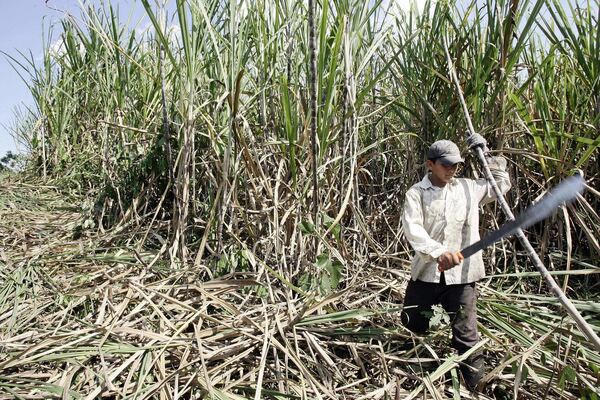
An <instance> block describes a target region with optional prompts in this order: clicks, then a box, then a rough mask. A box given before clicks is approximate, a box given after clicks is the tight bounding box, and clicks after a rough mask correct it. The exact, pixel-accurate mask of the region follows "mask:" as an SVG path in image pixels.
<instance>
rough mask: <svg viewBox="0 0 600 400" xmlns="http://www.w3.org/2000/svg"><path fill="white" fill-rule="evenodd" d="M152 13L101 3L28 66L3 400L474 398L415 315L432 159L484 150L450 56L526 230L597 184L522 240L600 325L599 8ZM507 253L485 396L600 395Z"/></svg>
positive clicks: (11, 185)
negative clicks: (542, 199) (411, 317)
mask: <svg viewBox="0 0 600 400" xmlns="http://www.w3.org/2000/svg"><path fill="white" fill-rule="evenodd" d="M142 3H143V4H144V7H145V9H146V12H147V15H148V17H149V20H150V21H151V28H150V29H149V30H148V31H144V32H141V31H139V30H136V29H134V28H135V27H132V26H127V23H125V22H123V21H121V20H120V19H119V15H118V13H117V12H116V10H115V9H113V8H112V7H111V6H110V5H109V4H108V3H107V5H106V7H104V8H100V9H95V8H88V9H86V10H82V11H83V16H84V21H83V22H82V23H81V22H76V20H75V19H72V18H70V17H65V19H64V21H63V23H62V25H61V26H60V38H61V40H62V42H61V46H60V49H59V50H56V48H55V47H53V46H51V43H50V41H49V43H48V44H47V50H46V52H45V55H44V57H43V59H42V60H41V61H39V60H36V59H31V58H28V57H27V56H24V55H7V56H8V57H9V58H10V59H11V61H12V63H13V65H14V67H15V69H16V70H17V71H19V73H20V74H21V76H22V77H23V78H24V79H25V80H26V81H27V82H28V84H29V88H30V91H31V93H32V96H33V98H34V101H35V107H34V108H33V109H31V110H29V111H28V115H27V116H26V118H24V124H26V125H27V127H28V129H16V132H18V134H19V135H20V136H21V137H20V140H21V141H22V142H24V143H26V144H27V146H28V147H29V149H30V154H29V163H28V167H27V171H26V172H25V173H24V174H22V176H21V178H20V179H19V180H17V181H15V180H14V178H13V177H10V180H9V178H6V177H3V176H0V241H1V242H2V248H0V277H1V278H0V348H2V350H3V351H1V352H0V393H2V394H1V395H0V396H4V395H6V396H12V397H15V398H19V397H23V398H27V397H31V396H40V395H41V396H42V397H50V396H54V397H62V398H68V397H69V396H71V397H73V398H95V397H98V396H100V395H102V396H112V397H115V398H117V397H118V398H178V397H180V396H182V397H185V396H188V395H190V394H192V395H194V396H196V398H202V396H204V398H214V399H235V398H255V399H260V398H273V399H283V398H300V399H313V398H332V399H335V398H344V396H345V398H353V399H359V398H364V399H376V398H386V397H387V398H394V396H400V397H398V398H403V399H404V398H417V397H423V396H425V398H445V397H448V396H450V397H453V398H461V396H462V398H467V396H468V394H466V393H464V392H461V391H459V389H458V375H457V372H456V371H457V370H456V368H455V367H456V365H457V364H456V363H457V362H460V359H458V357H457V356H456V355H453V354H452V353H451V352H450V347H449V343H447V338H446V337H445V334H446V333H447V327H446V328H443V326H444V325H445V323H444V321H445V318H444V316H443V315H438V316H436V320H437V321H438V322H439V324H440V327H441V328H442V329H440V330H436V332H434V333H433V334H432V335H430V336H428V337H427V338H420V337H411V335H410V333H409V332H407V331H405V330H404V329H403V328H402V327H401V325H400V321H399V313H398V307H399V305H400V304H401V294H402V290H401V288H402V287H403V285H404V283H405V282H406V279H407V263H406V261H407V260H408V259H409V257H410V251H409V249H408V247H407V245H406V243H405V241H404V238H403V235H402V230H401V227H400V226H399V213H400V210H401V206H402V199H403V195H404V192H405V191H406V189H407V188H408V187H409V186H410V185H412V184H413V183H414V182H416V181H417V180H419V179H420V178H421V175H422V174H423V173H424V169H423V168H422V167H423V161H424V160H423V156H422V155H423V154H424V152H425V149H426V148H427V146H428V145H429V143H431V142H432V141H433V140H435V139H437V138H442V137H443V138H450V139H453V140H455V141H456V142H457V143H459V145H460V146H461V147H462V148H463V149H464V148H465V143H464V132H465V130H466V122H465V120H464V116H463V114H462V111H461V106H460V103H459V101H458V98H457V95H456V92H455V91H454V86H453V83H452V82H451V80H450V78H449V74H448V66H447V63H446V56H445V52H444V47H443V43H444V40H447V43H448V48H449V51H450V54H451V57H452V59H453V60H454V63H455V66H456V68H457V74H458V78H459V80H460V82H461V87H462V90H463V92H464V94H465V98H466V101H467V104H468V107H469V109H470V112H471V118H472V119H473V123H474V125H475V128H476V129H478V130H479V131H480V132H482V134H483V135H484V136H485V137H486V138H487V139H488V141H489V142H490V145H491V147H492V148H493V150H497V151H499V152H501V153H503V154H504V155H506V156H507V158H508V159H509V162H510V166H511V167H510V169H511V175H512V178H513V182H514V185H513V186H514V187H513V189H512V190H511V192H510V193H509V195H508V201H509V204H511V205H513V206H514V208H515V213H517V212H518V210H519V209H523V208H525V207H526V206H527V205H528V204H530V203H532V202H533V201H535V200H536V199H537V198H538V197H539V196H540V195H542V194H543V193H544V192H545V191H547V190H548V189H549V188H551V187H552V186H554V185H555V184H556V183H557V182H559V181H560V180H561V179H563V178H564V177H566V176H569V175H571V174H572V173H573V172H574V171H575V170H576V169H580V170H582V171H583V172H584V173H585V176H586V179H587V181H588V184H589V186H590V187H589V190H588V191H587V192H586V193H585V195H584V196H582V197H581V198H579V199H578V201H577V202H576V203H574V204H573V205H571V206H569V207H566V208H564V209H562V210H561V211H560V212H559V213H557V215H556V216H555V217H553V218H551V219H548V220H547V221H545V222H544V223H540V224H538V225H536V226H534V227H532V228H530V229H529V230H528V232H527V233H528V236H529V238H530V239H531V241H532V242H533V243H534V245H535V247H536V249H538V250H539V251H540V254H541V255H542V258H543V260H544V262H545V263H546V264H547V265H548V267H549V269H550V270H551V273H552V274H554V275H555V277H556V278H557V279H558V281H559V283H560V284H561V286H563V288H564V289H565V291H566V293H567V294H568V296H569V297H570V298H571V299H572V300H573V303H574V304H575V306H576V307H577V308H578V310H579V311H580V312H581V313H582V314H583V315H584V316H585V317H586V319H587V321H588V322H589V323H590V324H591V325H592V326H593V327H594V329H595V330H596V331H597V332H598V331H600V318H599V315H600V314H599V313H598V311H600V299H599V297H598V285H599V284H600V281H599V280H598V272H599V271H600V269H599V268H598V265H597V260H598V256H599V255H600V244H599V242H598V237H600V216H599V215H598V210H599V209H600V192H598V189H597V188H598V181H599V179H600V168H599V165H600V163H599V160H598V153H599V152H598V147H599V146H600V112H599V111H600V87H599V85H600V77H599V76H600V75H599V73H600V30H599V29H600V28H599V21H598V19H599V18H600V14H599V12H600V11H599V3H598V1H597V0H596V1H588V2H585V3H582V4H580V6H577V5H576V4H575V3H568V5H567V7H568V8H567V9H564V8H563V5H562V4H563V3H564V2H559V1H556V0H538V1H526V0H525V1H518V0H495V1H492V0H489V1H485V2H479V3H475V2H473V3H471V4H467V5H466V6H465V7H463V6H460V7H459V6H454V3H452V2H442V1H441V2H438V3H435V4H432V5H426V6H425V10H424V11H423V12H421V13H420V14H416V13H409V14H406V15H398V16H393V15H388V13H389V10H388V9H386V6H384V4H383V3H382V2H365V1H358V0H323V1H321V2H316V5H315V10H314V13H313V14H314V21H312V23H309V22H311V21H309V15H311V14H310V13H309V10H308V9H307V7H308V5H307V4H312V2H308V3H307V2H305V1H303V0H272V1H266V0H257V1H252V2H250V1H247V2H236V1H231V2H222V1H219V0H199V1H184V0H178V1H177V7H176V14H175V15H167V13H166V12H165V11H164V10H162V9H156V8H155V6H154V3H152V2H150V1H148V0H142ZM567 15H570V17H568V16H567ZM386 16H387V18H385V17H386ZM384 18H385V21H387V22H386V23H385V24H384V23H382V21H383V20H384ZM311 26H313V27H314V33H315V35H314V43H315V45H314V55H315V58H314V60H311V53H312V52H311V49H312V47H311V40H310V37H311V35H310V32H309V31H310V29H309V27H311ZM313 61H314V62H313ZM311 81H314V88H315V90H314V93H312V92H311V90H310V87H311ZM314 104H316V110H315V107H314ZM312 111H316V112H315V117H316V119H315V120H314V125H313V123H312V121H313V119H311V113H312ZM313 133H314V135H313ZM315 139H316V140H315ZM465 152H466V150H465ZM475 164H476V160H475V158H474V157H469V158H468V160H467V164H466V166H465V171H464V173H465V174H466V175H468V176H474V175H476V174H477V171H478V168H477V167H476V165H475ZM314 166H316V170H315V168H314ZM314 177H316V184H315V181H314V180H313V179H314ZM315 204H316V206H315ZM315 207H316V210H315ZM486 211H487V213H486V215H485V218H483V229H484V230H485V229H490V228H493V227H494V226H496V225H497V224H499V223H501V222H502V220H503V217H501V216H499V213H498V212H496V210H495V209H494V208H493V207H490V208H487V209H486ZM486 259H487V260H488V262H489V268H488V273H489V275H490V278H489V279H487V280H486V281H485V282H484V283H483V284H482V296H481V301H480V314H481V316H482V318H481V323H482V326H481V329H482V333H483V337H484V339H485V340H484V341H483V343H482V346H484V348H485V353H486V358H487V359H488V361H489V362H490V363H491V365H494V366H495V368H494V369H492V370H490V371H489V374H488V375H487V376H486V378H485V380H486V381H487V382H489V384H488V387H487V389H486V392H485V394H484V395H482V397H480V398H485V397H483V396H491V397H496V398H503V397H502V396H505V397H504V398H516V397H517V395H518V396H519V397H520V398H533V397H536V398H561V399H574V398H583V399H597V398H598V397H599V396H600V391H599V389H598V388H599V387H600V375H599V373H600V355H599V354H598V351H597V349H594V348H593V347H592V346H591V344H590V343H587V341H586V339H585V338H584V337H583V336H582V335H581V333H580V332H579V331H578V330H577V328H576V326H575V325H574V324H573V322H572V321H571V320H570V319H569V318H568V317H565V316H564V315H563V314H562V313H561V309H560V306H559V305H558V303H557V301H556V300H555V299H554V298H553V296H552V294H551V293H548V292H547V291H546V289H545V288H544V286H543V285H542V284H541V282H542V281H541V279H540V278H539V277H538V276H537V274H535V273H533V274H532V267H531V264H530V262H529V261H528V259H527V258H526V256H525V254H524V253H523V251H522V249H521V248H520V247H519V245H518V244H516V243H514V241H513V240H505V241H503V242H502V243H500V244H498V245H497V246H495V247H494V248H493V249H491V250H490V251H489V252H488V253H486ZM444 329H446V330H444ZM405 341H414V343H415V348H414V349H411V350H403V349H402V346H401V344H402V343H404V342H405ZM432 349H440V350H439V352H437V353H436V352H434V351H433V350H432Z"/></svg>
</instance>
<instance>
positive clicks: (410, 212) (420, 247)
mask: <svg viewBox="0 0 600 400" xmlns="http://www.w3.org/2000/svg"><path fill="white" fill-rule="evenodd" d="M402 226H403V227H404V234H405V236H406V239H408V242H409V243H410V245H411V246H412V248H413V249H414V250H415V251H418V252H420V253H423V254H425V255H428V256H430V257H432V258H433V259H437V258H438V257H439V256H441V255H442V254H443V253H445V252H446V251H447V249H446V247H445V246H444V245H442V244H441V243H439V242H437V241H435V240H433V239H432V238H431V236H429V233H427V231H426V230H425V227H424V226H423V206H422V202H421V193H420V192H419V191H418V190H415V189H410V190H409V191H408V192H407V193H406V198H405V202H404V212H403V214H402Z"/></svg>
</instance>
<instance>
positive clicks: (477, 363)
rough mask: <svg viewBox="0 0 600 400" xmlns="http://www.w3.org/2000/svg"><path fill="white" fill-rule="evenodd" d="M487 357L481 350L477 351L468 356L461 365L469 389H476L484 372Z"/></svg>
mask: <svg viewBox="0 0 600 400" xmlns="http://www.w3.org/2000/svg"><path fill="white" fill-rule="evenodd" d="M484 363H485V359H484V358H483V354H482V353H481V352H476V353H473V354H471V355H470V356H469V357H467V358H466V359H465V360H464V361H463V362H462V363H461V364H460V366H459V369H460V372H461V374H462V376H463V380H464V381H465V385H466V386H467V389H469V390H470V391H472V392H473V391H476V390H477V385H478V384H479V381H481V378H483V374H484Z"/></svg>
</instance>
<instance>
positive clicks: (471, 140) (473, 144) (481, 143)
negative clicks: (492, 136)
mask: <svg viewBox="0 0 600 400" xmlns="http://www.w3.org/2000/svg"><path fill="white" fill-rule="evenodd" d="M467 145H468V146H469V149H470V150H475V149H476V148H477V147H481V150H483V152H484V153H487V152H488V151H490V149H488V147H487V140H485V138H484V137H483V136H481V135H480V134H479V133H473V134H472V135H469V136H468V137H467Z"/></svg>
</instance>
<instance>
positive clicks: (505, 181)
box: [475, 157, 512, 205]
mask: <svg viewBox="0 0 600 400" xmlns="http://www.w3.org/2000/svg"><path fill="white" fill-rule="evenodd" d="M488 165H489V166H490V171H491V172H492V176H493V177H494V180H495V181H496V184H497V185H498V188H499V189H500V192H501V193H502V194H505V193H506V192H508V190H509V189H510V188H511V186H512V185H511V182H510V176H509V175H508V171H507V170H506V159H505V158H504V157H489V158H488ZM475 192H476V194H477V199H478V200H479V204H480V205H483V204H486V203H489V202H490V201H494V200H496V193H495V192H494V189H493V188H492V185H491V184H490V183H489V182H488V181H487V180H486V179H485V178H481V179H477V180H476V181H475Z"/></svg>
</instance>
